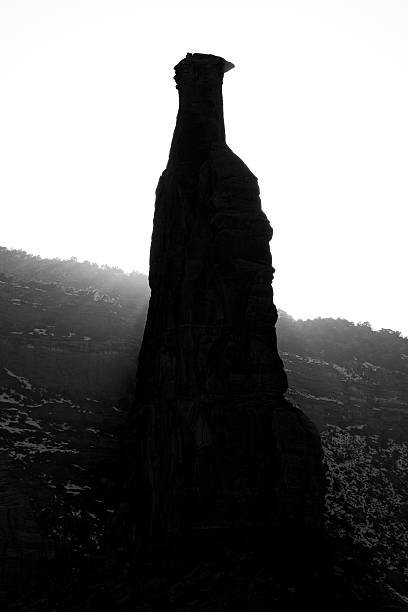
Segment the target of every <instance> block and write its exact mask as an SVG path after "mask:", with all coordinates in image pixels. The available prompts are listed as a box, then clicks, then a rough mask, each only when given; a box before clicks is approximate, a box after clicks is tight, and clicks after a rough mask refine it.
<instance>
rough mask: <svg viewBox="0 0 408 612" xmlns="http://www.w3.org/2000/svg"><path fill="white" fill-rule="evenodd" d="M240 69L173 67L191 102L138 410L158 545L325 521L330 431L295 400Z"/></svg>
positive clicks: (146, 492) (145, 504) (158, 247)
mask: <svg viewBox="0 0 408 612" xmlns="http://www.w3.org/2000/svg"><path fill="white" fill-rule="evenodd" d="M232 67H233V65H232V64H230V63H228V62H226V61H225V60H224V59H222V58H220V57H216V56H213V55H204V54H197V53H195V54H190V53H189V54H187V56H186V58H185V59H183V60H182V61H181V62H180V63H179V64H178V65H177V66H176V67H175V70H176V76H175V80H176V83H177V88H178V91H179V99H180V106H179V112H178V116H177V123H176V128H175V131H174V136H173V141H172V145H171V150H170V156H169V161H168V164H167V168H166V170H165V171H164V172H163V174H162V176H161V178H160V181H159V184H158V187H157V191H156V207H155V215H154V229H153V236H152V244H151V254H150V275H149V282H150V287H151V299H150V304H149V311H148V317H147V322H146V328H145V333H144V338H143V342H142V347H141V351H140V355H139V366H138V373H137V387H136V407H135V410H134V413H133V428H134V435H135V437H136V440H137V443H136V444H135V445H134V449H135V451H134V452H136V453H137V454H138V458H137V461H136V464H137V465H138V466H139V467H138V468H137V469H136V471H135V473H134V477H135V481H134V483H135V482H136V481H137V484H133V485H132V486H133V487H134V488H135V487H136V488H138V493H139V494H138V495H137V503H136V504H135V512H137V513H138V521H139V524H140V527H141V529H140V532H141V533H143V535H144V536H147V537H148V539H149V540H150V541H154V540H155V539H156V538H157V539H159V540H160V539H162V538H163V537H164V536H165V535H166V534H169V533H172V532H176V533H192V531H197V530H201V531H203V530H204V531H205V530H208V529H209V528H218V529H223V530H231V529H238V530H242V529H258V528H259V529H260V530H261V531H262V530H263V531H264V530H266V529H273V528H274V527H275V528H276V527H278V528H282V527H284V526H286V527H288V529H292V528H293V527H294V526H296V529H300V530H301V531H302V530H308V529H312V530H313V529H320V527H321V524H322V517H323V497H324V486H323V472H322V449H321V445H320V440H319V435H318V433H317V431H316V429H315V428H314V426H313V425H312V423H311V422H310V421H309V420H308V419H307V418H306V417H305V415H304V414H303V413H302V412H301V411H300V410H298V409H297V408H295V407H293V406H292V405H291V404H290V403H289V402H288V401H286V400H285V398H284V394H285V391H286V390H287V379H286V374H285V372H284V368H283V364H282V361H281V359H280V357H279V354H278V350H277V343H276V332H275V324H276V321H277V311H276V308H275V305H274V302H273V290H272V285H271V283H272V278H273V273H274V268H273V267H272V260H271V254H270V249H269V241H270V240H271V238H272V229H271V227H270V225H269V222H268V220H267V218H266V216H265V214H264V213H263V211H262V208H261V201H260V196H259V188H258V181H257V178H256V177H255V176H254V174H252V172H251V171H250V170H249V169H248V167H247V166H246V165H245V164H244V163H243V162H242V160H241V159H240V158H239V157H237V155H235V154H234V153H233V152H232V151H231V150H230V149H229V147H228V146H227V144H226V142H225V128H224V118H223V102H222V82H223V75H224V73H225V72H226V71H227V70H229V69H230V68H232ZM141 481H143V483H144V485H143V486H141V485H140V482H141Z"/></svg>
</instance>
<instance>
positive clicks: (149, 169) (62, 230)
mask: <svg viewBox="0 0 408 612" xmlns="http://www.w3.org/2000/svg"><path fill="white" fill-rule="evenodd" d="M187 52H200V53H213V54H215V55H221V56H223V57H224V58H226V59H228V60H230V61H232V62H233V63H234V64H235V66H236V67H235V69H234V70H232V71H230V72H228V73H227V74H226V75H225V79H224V113H225V123H226V134H227V142H228V144H229V145H230V147H231V148H232V149H233V150H234V152H235V153H237V154H238V155H239V156H240V157H241V158H242V159H243V160H244V161H245V163H246V164H247V165H248V166H249V168H250V169H251V170H252V171H253V172H254V174H255V175H256V176H257V177H258V179H259V184H260V189H261V198H262V206H263V209H264V211H265V213H266V214H267V216H268V218H269V220H270V222H271V225H272V227H273V228H274V237H273V239H272V242H271V248H272V256H273V264H274V267H275V268H276V274H275V281H274V289H275V302H276V304H277V306H278V307H279V308H282V309H284V310H286V311H287V312H289V313H290V314H292V316H294V317H295V318H311V317H317V316H322V317H325V316H331V317H343V318H347V319H349V320H352V321H354V322H357V321H366V320H368V321H370V322H371V323H372V325H373V327H374V328H377V329H378V328H381V327H385V328H391V329H396V330H399V331H401V332H402V333H403V334H404V335H407V336H408V319H407V315H406V313H407V312H408V290H407V282H406V276H407V275H406V264H407V239H406V238H407V223H406V221H407V214H406V209H407V201H408V181H407V168H408V145H407V143H408V111H407V109H408V2H403V1H401V2H397V1H394V0H384V1H382V2H376V1H375V0H369V1H366V2H365V1H361V0H352V1H350V2H347V1H342V2H335V1H330V0H323V1H320V2H319V1H316V2H313V1H310V2H308V1H304V2H301V1H300V0H299V1H297V2H296V1H290V0H282V1H277V2H274V1H273V0H271V1H269V2H260V1H256V0H251V2H245V3H242V2H232V1H225V0H224V1H222V0H218V2H216V1H207V2H201V3H197V2H191V1H190V2H181V1H177V0H176V1H173V2H168V1H167V2H158V1H156V0H152V1H150V2H137V1H133V2H130V1H122V0H106V1H103V0H80V1H76V0H66V1H61V0H52V1H51V0H48V1H40V0H21V1H18V0H16V1H14V2H12V1H11V0H1V3H0V86H1V92H0V173H1V176H0V201H1V225H0V245H2V246H7V247H13V248H21V249H24V250H26V251H28V252H30V253H33V254H39V255H41V256H44V257H60V258H69V257H71V256H75V257H77V259H78V260H89V261H96V262H98V263H101V264H103V263H106V264H109V265H113V266H119V267H121V268H123V269H124V270H126V271H131V270H139V271H141V272H146V273H147V272H148V264H149V248H150V239H151V231H152V219H153V212H154V195H155V188H156V185H157V181H158V179H159V176H160V174H161V172H162V171H163V169H164V168H165V166H166V163H167V157H168V152H169V148H170V142H171V137H172V133H173V129H174V125H175V119H176V113H177V107H178V96H177V90H176V89H175V84H174V81H173V74H174V71H173V66H174V65H175V64H176V63H178V62H179V61H180V60H181V59H182V58H183V57H184V56H185V55H186V53H187Z"/></svg>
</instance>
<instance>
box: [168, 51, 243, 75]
mask: <svg viewBox="0 0 408 612" xmlns="http://www.w3.org/2000/svg"><path fill="white" fill-rule="evenodd" d="M189 64H190V65H191V64H201V65H207V66H208V65H211V64H218V65H221V68H222V72H228V70H231V69H232V68H234V67H235V66H234V64H232V63H231V62H228V61H227V60H225V59H224V58H223V57H219V56H218V55H210V54H207V53H187V55H186V57H185V58H183V59H182V60H181V62H179V63H178V64H176V66H174V70H175V71H176V75H177V73H178V72H180V71H182V70H183V69H185V68H186V65H189Z"/></svg>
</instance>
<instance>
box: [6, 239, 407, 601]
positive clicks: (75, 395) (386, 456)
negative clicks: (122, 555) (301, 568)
mask: <svg viewBox="0 0 408 612" xmlns="http://www.w3.org/2000/svg"><path fill="white" fill-rule="evenodd" d="M148 296H149V290H148V284H147V278H146V277H145V276H143V275H138V274H132V275H127V274H124V273H123V272H122V271H120V270H118V269H115V268H108V267H104V268H99V267H98V266H96V265H95V264H90V263H85V264H84V263H79V262H76V261H75V260H69V261H58V260H43V259H40V258H34V257H32V256H30V255H28V254H27V253H24V252H23V251H9V250H7V249H3V248H0V312H1V317H0V459H1V462H0V463H1V466H2V467H1V470H0V502H1V503H0V534H1V537H0V556H1V561H2V562H1V570H0V571H1V577H0V583H1V585H3V586H2V587H1V590H0V596H1V595H3V596H8V597H10V593H11V594H13V593H15V592H16V587H15V585H19V588H21V584H22V577H23V578H24V585H25V587H24V588H25V589H28V590H29V588H30V581H31V582H32V583H33V585H35V582H36V580H37V577H38V576H40V577H41V576H43V575H44V571H48V569H47V568H49V567H50V566H49V563H50V562H51V564H55V563H56V562H58V563H60V564H62V566H63V567H65V568H67V571H68V569H69V571H72V572H75V571H82V570H80V569H78V568H82V567H84V565H86V564H87V563H89V560H90V559H92V558H96V557H97V555H98V554H99V550H100V548H99V547H100V546H101V542H102V537H103V533H104V529H105V526H106V525H107V524H108V523H109V522H110V519H111V517H112V516H113V509H114V508H115V507H116V505H117V504H116V497H115V495H116V492H117V487H118V485H119V486H120V482H119V483H118V474H117V473H115V471H114V469H115V461H116V456H117V453H118V440H119V434H120V431H121V428H122V427H123V425H124V423H125V416H126V410H127V408H128V405H129V400H131V395H132V380H133V377H134V372H135V369H136V365H137V352H138V347H139V344H140V340H141V337H142V333H143V326H144V320H145V315H146V308H147V301H148ZM278 341H279V350H280V354H281V356H282V358H283V360H284V363H285V367H286V371H287V374H288V379H289V385H290V388H289V392H288V395H289V397H290V399H291V400H292V401H294V402H296V403H298V404H299V406H301V407H302V409H303V410H304V411H305V412H306V413H307V414H308V415H309V416H310V417H311V418H312V420H313V421H314V422H315V423H316V425H317V426H318V428H319V430H320V432H321V435H322V440H323V444H324V447H325V454H326V463H327V467H328V485H329V488H328V495H327V512H326V521H327V527H328V530H329V532H330V533H331V534H332V535H333V538H334V539H336V541H340V542H342V541H344V543H345V544H344V547H345V548H344V550H351V553H347V554H349V557H350V559H351V557H352V556H353V546H355V547H358V550H359V551H360V552H359V555H360V554H361V550H366V551H367V555H368V558H369V559H370V562H369V565H368V566H367V568H365V567H364V572H365V573H370V572H371V573H372V577H373V578H372V579H373V581H378V580H381V581H382V585H383V587H382V588H384V589H385V590H386V591H387V592H388V593H389V595H390V597H391V600H392V601H393V602H394V603H395V605H398V608H397V609H400V610H404V609H408V574H407V565H406V558H407V557H408V493H407V487H406V479H407V469H408V446H407V445H408V376H407V375H408V339H406V338H403V337H401V335H400V334H399V333H398V332H395V331H392V330H381V331H379V332H374V331H372V329H371V327H370V326H369V324H367V323H362V324H359V325H354V324H353V323H350V322H348V321H346V320H343V319H336V320H334V319H316V320H313V321H295V320H294V319H293V318H291V317H290V316H289V315H287V314H286V313H283V312H281V313H280V318H279V321H278ZM123 512H125V513H126V508H123ZM356 549H357V548H356ZM347 554H346V553H345V554H343V555H342V557H341V558H342V561H339V562H338V565H337V566H336V568H337V569H336V570H335V571H336V572H338V577H339V580H342V581H343V583H346V582H347V580H349V578H347V567H346V566H347V563H352V561H351V560H350V561H348V560H347ZM353 571H354V570H353ZM200 572H201V574H200V576H204V574H205V571H204V569H203V568H201V570H200ZM217 576H219V574H218V570H217V571H215V569H214V576H213V578H214V580H216V581H219V580H221V582H222V579H221V578H219V577H217ZM258 578H259V577H257V578H256V579H257V580H258ZM211 579H212V578H211ZM195 580H196V579H195V578H194V577H192V578H190V577H188V578H186V584H187V583H188V585H189V586H188V589H190V588H191V589H193V587H194V585H195V582H194V581H195ZM197 580H198V579H197ZM200 580H201V578H200ZM203 580H204V578H203ZM205 580H207V578H205ZM205 580H204V582H205ZM254 580H255V578H254ZM183 584H184V583H183ZM197 584H198V583H197ZM197 584H196V585H195V586H196V587H197ZM203 584H204V583H203ZM217 584H218V582H217ZM201 586H202V585H201ZM201 586H200V589H201ZM33 588H34V586H33ZM127 588H129V589H131V587H130V586H129V587H127ZM177 588H180V589H181V590H183V589H184V587H183V589H182V587H181V586H180V587H177ZM194 588H195V587H194ZM197 588H198V587H197ZM203 588H204V587H203ZM262 588H264V587H262ZM265 588H266V587H265ZM268 588H269V587H268ZM290 588H292V587H290ZM186 589H187V587H186ZM188 589H187V591H188ZM353 589H354V590H355V587H354V586H353ZM176 590H177V589H176ZM193 590H194V589H193ZM187 591H183V597H184V598H185V602H187V603H185V604H183V605H185V606H187V607H186V608H185V609H195V608H194V605H195V604H194V605H193V603H192V601H193V599H191V601H190V599H189V597H190V595H188V593H189V592H190V591H188V593H187ZM200 592H201V591H200ZM12 596H13V597H14V595H12ZM203 596H204V595H203V594H202V593H201V595H200V597H203ZM287 596H288V597H289V598H290V597H291V596H292V595H291V591H289V592H288V593H287ZM27 597H28V596H27ZM194 597H196V595H194ZM356 597H357V600H358V597H360V598H361V600H362V601H363V600H364V597H365V595H364V589H362V590H361V594H360V595H356ZM191 598H193V595H191ZM25 601H26V602H27V601H28V600H27V599H26V600H25ZM183 601H184V599H183ZM190 604H191V605H190ZM24 605H25V604H24ZM24 605H22V606H21V608H19V607H16V609H31V608H24ZM189 605H190V607H188V606H189ZM288 605H289V604H288ZM356 605H357V607H356V608H353V609H359V607H358V604H356ZM33 609H34V608H33ZM35 609H38V610H40V609H44V608H41V605H40V604H39V607H38V608H35ZM124 609H126V608H124ZM143 609H149V608H143ZM197 609H199V608H197ZM203 609H207V608H203ZM208 609H211V606H210V607H209V608H208ZM361 609H363V608H361Z"/></svg>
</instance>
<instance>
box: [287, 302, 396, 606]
mask: <svg viewBox="0 0 408 612" xmlns="http://www.w3.org/2000/svg"><path fill="white" fill-rule="evenodd" d="M278 338H279V346H280V353H281V356H282V358H283V360H284V362H285V366H286V371H287V374H288V379H289V384H290V388H289V397H290V398H291V400H292V401H294V402H296V403H298V404H299V405H300V406H302V409H303V410H304V411H305V412H306V413H307V414H308V415H309V416H310V417H311V418H312V419H313V421H314V422H315V424H316V425H317V426H318V428H319V430H320V433H321V436H322V441H323V445H324V449H325V456H326V463H327V467H328V484H329V489H328V495H327V500H326V508H327V512H326V518H327V526H328V528H329V530H330V531H331V532H332V533H333V534H335V535H336V536H337V535H339V536H340V537H350V538H351V539H352V541H353V542H354V543H358V544H361V545H362V546H363V547H365V548H366V549H367V550H369V551H370V553H371V554H372V558H373V565H374V567H375V568H376V569H377V571H378V575H379V576H382V577H383V580H384V582H385V584H387V585H388V586H389V588H390V589H396V590H397V592H398V593H400V595H401V602H402V603H403V604H404V605H406V604H408V567H407V562H406V559H407V558H408V491H407V487H406V483H407V476H408V339H407V338H403V337H402V336H401V334H400V333H399V332H394V331H392V330H381V331H376V332H374V331H373V330H372V329H371V327H370V325H369V324H368V323H362V324H359V325H354V324H353V323H350V322H349V321H346V320H344V319H336V320H335V319H315V320H313V321H295V320H294V319H292V317H290V316H289V315H287V314H286V313H284V312H281V313H280V318H279V324H278Z"/></svg>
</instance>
